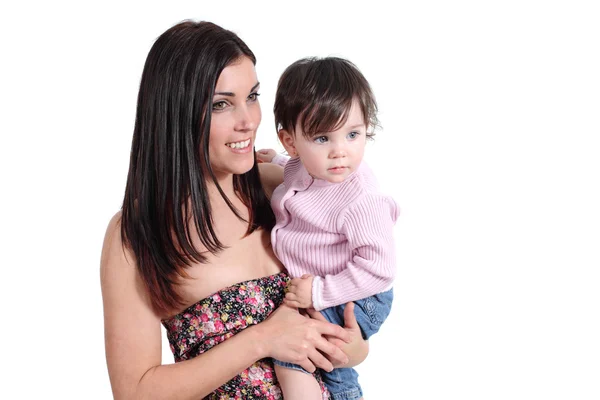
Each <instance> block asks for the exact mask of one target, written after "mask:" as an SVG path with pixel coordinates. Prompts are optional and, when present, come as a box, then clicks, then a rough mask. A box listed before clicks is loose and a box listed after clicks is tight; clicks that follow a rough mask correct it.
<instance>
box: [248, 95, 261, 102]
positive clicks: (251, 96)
mask: <svg viewBox="0 0 600 400" xmlns="http://www.w3.org/2000/svg"><path fill="white" fill-rule="evenodd" d="M258 96H260V93H251V94H250V96H248V100H250V101H256V100H258Z"/></svg>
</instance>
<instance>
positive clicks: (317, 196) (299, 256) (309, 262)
mask: <svg viewBox="0 0 600 400" xmlns="http://www.w3.org/2000/svg"><path fill="white" fill-rule="evenodd" d="M271 205H272V207H273V211H274V212H275V217H276V218H277V223H276V225H275V227H274V228H273V231H272V232H271V242H272V244H273V249H274V251H275V254H276V255H277V257H279V259H280V260H281V262H282V263H283V264H284V266H285V267H286V268H287V270H288V271H289V273H290V275H291V276H292V277H300V276H302V275H303V274H311V275H314V276H315V278H314V280H313V289H312V295H313V306H314V308H315V309H317V310H322V309H324V308H327V307H332V306H336V305H339V304H344V303H346V302H348V301H355V300H359V299H362V298H365V297H369V296H372V295H375V294H377V293H381V292H384V291H386V290H388V289H390V288H391V287H392V282H393V279H394V275H395V271H396V260H395V252H394V240H393V227H394V223H395V222H396V219H397V217H398V212H399V210H398V207H397V205H396V203H395V202H394V200H393V199H392V198H391V197H389V196H385V195H383V194H381V193H379V192H378V190H377V185H376V181H375V177H374V176H373V174H372V172H371V170H370V169H369V168H368V167H367V165H366V164H365V163H364V162H363V163H362V164H361V166H360V167H359V168H358V170H357V171H355V172H353V173H352V174H351V175H350V176H348V178H346V179H345V180H344V181H343V182H341V183H329V182H327V181H324V180H321V179H314V178H313V177H311V176H310V175H309V173H308V172H307V171H306V169H305V168H304V166H303V165H302V163H301V162H300V159H298V158H293V159H291V160H290V161H289V162H288V163H287V165H286V166H285V170H284V181H283V184H281V185H279V186H278V187H277V189H275V191H274V192H273V196H272V198H271Z"/></svg>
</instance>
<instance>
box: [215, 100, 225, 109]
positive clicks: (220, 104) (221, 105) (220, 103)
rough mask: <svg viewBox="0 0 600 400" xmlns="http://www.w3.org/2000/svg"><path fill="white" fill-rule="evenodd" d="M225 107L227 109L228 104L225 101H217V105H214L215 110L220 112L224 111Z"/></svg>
mask: <svg viewBox="0 0 600 400" xmlns="http://www.w3.org/2000/svg"><path fill="white" fill-rule="evenodd" d="M225 107H227V102H225V101H217V102H216V103H213V106H212V108H213V110H215V111H219V110H224V109H225Z"/></svg>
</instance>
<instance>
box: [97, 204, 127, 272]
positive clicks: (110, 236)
mask: <svg viewBox="0 0 600 400" xmlns="http://www.w3.org/2000/svg"><path fill="white" fill-rule="evenodd" d="M132 270H135V259H134V256H133V252H131V251H130V250H129V249H128V248H127V246H124V243H123V238H122V237H121V211H118V212H117V213H116V214H115V215H113V217H112V218H111V219H110V221H109V222H108V226H107V227H106V232H105V234H104V243H103V245H102V256H101V259H100V278H101V280H102V283H103V284H104V283H105V281H106V279H110V277H113V278H117V277H116V276H115V273H116V275H119V274H120V273H127V272H128V273H131V272H133V271H132Z"/></svg>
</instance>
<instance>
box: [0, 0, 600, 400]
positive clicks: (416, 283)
mask: <svg viewBox="0 0 600 400" xmlns="http://www.w3.org/2000/svg"><path fill="white" fill-rule="evenodd" d="M594 3H595V2H593V1H587V2H586V1H577V0H571V1H532V0H520V1H512V0H508V1H501V2H500V1H497V2H491V1H486V2H483V1H465V0H458V1H452V2H448V1H427V0H424V1H418V2H417V1H414V2H411V1H400V2H398V3H397V4H396V5H394V7H393V8H392V6H391V5H384V3H383V2H378V1H368V2H363V3H357V4H351V3H349V2H347V1H344V2H326V1H318V2H310V1H303V2H298V3H294V4H288V3H285V4H284V2H272V3H266V2H257V1H254V2H235V1H227V2H200V1H194V2H175V1H173V2H169V3H167V2H164V3H152V2H148V1H145V2H138V3H136V4H134V3H133V2H124V1H123V2H118V3H117V2H114V3H111V2H107V1H104V2H94V3H89V2H73V3H72V4H68V3H66V2H42V1H38V2H21V3H18V4H20V5H13V6H9V5H2V6H0V8H1V9H0V33H1V37H0V41H1V48H2V57H1V59H2V60H3V61H2V62H1V63H0V71H1V72H0V96H1V97H0V101H1V103H0V105H1V111H0V112H1V118H0V126H1V136H2V142H1V143H2V144H1V145H0V167H1V168H0V174H1V178H2V195H1V197H0V198H1V200H0V201H1V203H2V207H1V208H0V213H1V214H0V216H1V221H0V229H1V230H2V236H1V237H2V239H1V243H2V245H1V246H2V250H1V253H0V254H1V258H0V264H1V265H2V267H3V268H2V278H0V289H1V290H0V297H1V298H0V300H1V302H0V306H1V307H2V322H1V324H2V330H1V332H2V338H3V340H2V342H1V343H2V344H1V348H0V354H1V355H2V356H3V357H2V364H3V366H4V368H3V370H4V371H8V372H5V373H3V378H2V382H3V383H2V384H1V385H0V397H2V398H24V399H30V398H61V399H109V398H111V391H110V384H109V381H108V374H107V371H106V365H105V359H104V342H103V321H102V303H101V293H100V284H99V260H100V250H101V245H102V239H103V236H104V231H105V228H106V225H107V223H108V221H109V219H110V217H111V216H112V215H113V214H114V213H115V212H116V211H117V210H118V209H119V206H120V203H121V201H122V196H123V191H124V185H125V179H126V173H127V167H128V155H129V151H130V142H131V135H132V130H133V124H134V114H135V104H136V96H137V89H138V85H139V81H140V76H141V72H142V68H143V64H144V61H145V57H146V55H147V52H148V50H149V49H150V47H151V45H152V43H153V42H154V40H155V39H156V37H158V36H159V35H160V34H161V33H162V32H163V31H165V30H166V29H168V28H169V27H171V26H172V25H173V24H175V23H177V22H179V21H181V20H183V19H196V20H210V21H213V22H216V23H218V24H220V25H222V26H223V27H225V28H227V29H230V30H233V31H235V32H236V33H238V34H239V35H240V37H241V38H242V39H243V40H244V41H246V43H247V44H248V45H249V46H250V48H251V49H253V51H254V52H255V54H256V56H257V58H258V64H257V72H258V75H259V80H260V81H261V87H262V89H261V91H262V96H261V98H260V101H261V104H262V107H263V123H262V126H261V128H260V130H259V134H258V135H259V137H258V140H257V145H258V147H274V148H277V149H281V147H279V146H278V144H277V141H276V137H275V133H274V127H273V118H272V111H271V110H272V106H273V104H272V102H273V96H274V92H275V86H276V82H277V79H278V77H279V75H280V73H281V72H282V71H283V70H284V68H285V67H286V66H287V65H288V64H290V63H291V62H293V61H295V60H296V59H298V58H300V57H304V56H310V55H319V56H326V55H337V56H342V57H347V58H349V59H350V60H352V61H353V62H354V63H355V64H357V65H358V67H359V68H360V69H361V70H362V71H363V73H364V74H365V75H366V77H367V79H369V80H370V82H371V84H372V86H373V88H374V91H375V94H376V96H377V98H378V101H379V105H380V109H381V113H380V119H381V122H382V125H383V130H382V131H381V132H380V133H379V134H378V136H377V138H376V140H375V142H373V143H371V144H369V146H368V149H367V154H366V159H367V161H368V162H369V163H370V164H371V166H372V167H373V169H374V170H375V171H376V173H377V174H378V176H379V178H380V181H381V183H382V186H383V187H384V188H385V190H387V191H388V192H389V193H391V194H392V195H393V196H394V197H395V198H396V200H397V201H398V203H399V204H400V206H401V208H402V214H401V217H400V219H399V221H398V225H397V230H396V232H397V249H398V260H399V263H398V278H397V283H396V286H395V293H396V300H395V304H394V308H393V311H392V315H391V317H390V318H389V320H388V322H386V324H385V325H384V327H383V328H382V331H381V332H380V333H379V334H378V335H376V336H375V337H374V338H373V339H372V341H371V353H370V355H369V357H368V359H367V361H365V362H364V363H363V364H362V365H361V366H360V367H359V372H360V374H361V382H362V384H363V387H364V390H365V393H366V396H365V398H366V399H367V400H373V399H382V398H387V399H407V400H418V399H428V400H429V399H436V400H437V399H455V398H456V399H458V398H460V399H486V400H487V399H579V400H581V399H596V400H597V399H598V398H600V385H599V384H598V382H599V381H598V379H599V377H600V361H599V360H600V341H599V340H598V338H600V290H599V286H600V271H599V268H600V212H599V210H598V205H599V204H600V157H599V156H598V155H599V154H600V137H599V135H600V115H599V114H600V112H599V111H600V78H599V77H600V74H599V73H598V71H600V24H598V21H599V19H600V13H599V12H598V9H597V8H596V7H595V6H594ZM167 4H169V5H167ZM164 344H165V346H164V357H163V358H164V362H172V356H171V354H170V353H169V349H168V347H167V346H166V339H165V342H164ZM199 379H201V377H199ZM3 392H5V393H3Z"/></svg>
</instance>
